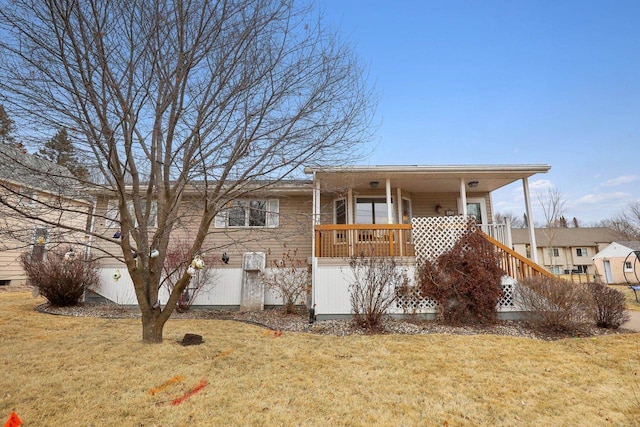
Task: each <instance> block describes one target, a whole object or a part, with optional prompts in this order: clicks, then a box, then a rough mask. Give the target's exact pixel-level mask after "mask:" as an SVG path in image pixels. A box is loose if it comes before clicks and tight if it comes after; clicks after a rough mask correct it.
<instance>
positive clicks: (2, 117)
mask: <svg viewBox="0 0 640 427" xmlns="http://www.w3.org/2000/svg"><path fill="white" fill-rule="evenodd" d="M14 128H15V123H14V121H13V119H12V118H11V117H9V115H8V114H7V112H6V110H5V109H4V105H1V104H0V144H8V143H10V142H12V141H13V136H12V133H13V131H14V130H15V129H14Z"/></svg>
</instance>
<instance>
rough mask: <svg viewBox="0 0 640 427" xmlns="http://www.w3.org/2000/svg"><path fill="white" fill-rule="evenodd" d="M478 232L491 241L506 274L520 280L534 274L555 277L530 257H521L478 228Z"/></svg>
mask: <svg viewBox="0 0 640 427" xmlns="http://www.w3.org/2000/svg"><path fill="white" fill-rule="evenodd" d="M478 232H479V233H480V235H481V236H482V237H484V238H485V239H487V241H488V242H489V243H491V244H492V245H494V246H495V247H496V249H497V250H498V253H499V255H500V261H501V264H502V268H503V270H505V273H507V275H509V276H511V277H513V278H515V279H517V280H522V279H525V278H527V277H530V276H535V275H541V276H546V277H550V278H555V276H554V275H553V274H551V273H549V272H548V271H547V270H545V269H544V268H543V267H541V266H540V265H538V264H536V263H535V262H533V261H531V260H530V259H528V258H526V257H523V256H522V255H520V254H519V253H518V252H516V251H514V250H513V249H511V248H509V247H507V246H505V245H503V244H502V243H500V242H499V241H497V240H496V239H494V238H493V237H491V236H489V235H488V234H486V233H484V232H482V231H480V230H478ZM514 267H515V268H514Z"/></svg>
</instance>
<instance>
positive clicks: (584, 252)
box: [576, 248, 589, 256]
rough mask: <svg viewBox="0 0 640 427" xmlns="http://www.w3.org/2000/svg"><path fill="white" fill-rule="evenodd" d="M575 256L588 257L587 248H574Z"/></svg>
mask: <svg viewBox="0 0 640 427" xmlns="http://www.w3.org/2000/svg"><path fill="white" fill-rule="evenodd" d="M576 256H589V253H588V251H587V248H576Z"/></svg>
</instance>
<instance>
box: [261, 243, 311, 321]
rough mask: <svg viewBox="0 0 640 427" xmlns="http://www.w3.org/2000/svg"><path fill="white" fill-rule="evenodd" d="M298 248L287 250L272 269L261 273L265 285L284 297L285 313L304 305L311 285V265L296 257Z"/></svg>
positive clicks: (283, 307)
mask: <svg viewBox="0 0 640 427" xmlns="http://www.w3.org/2000/svg"><path fill="white" fill-rule="evenodd" d="M297 253H298V250H297V249H295V250H294V251H293V253H292V252H291V250H287V251H286V252H285V253H283V254H282V258H280V259H277V260H274V261H273V265H272V266H271V269H270V270H268V271H265V272H263V273H261V274H260V278H261V279H262V282H263V283H264V284H265V286H266V287H267V288H268V289H270V290H271V291H273V292H274V293H275V294H276V295H277V296H279V297H280V298H282V310H283V312H284V314H290V313H293V312H294V311H295V307H296V305H304V304H305V302H306V299H307V287H308V286H309V267H308V266H307V262H306V261H305V260H302V259H299V258H296V255H297Z"/></svg>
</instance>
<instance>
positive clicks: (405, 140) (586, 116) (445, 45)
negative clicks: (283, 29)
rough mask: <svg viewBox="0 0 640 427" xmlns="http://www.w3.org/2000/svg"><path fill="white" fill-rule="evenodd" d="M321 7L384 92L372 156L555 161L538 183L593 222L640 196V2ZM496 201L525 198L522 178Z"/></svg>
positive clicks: (414, 160)
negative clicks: (556, 192)
mask: <svg viewBox="0 0 640 427" xmlns="http://www.w3.org/2000/svg"><path fill="white" fill-rule="evenodd" d="M320 7H321V8H322V10H323V11H324V14H325V19H327V21H329V22H330V23H331V24H332V25H334V26H335V27H337V28H338V30H339V32H340V34H341V37H342V38H343V39H346V40H347V41H349V42H350V43H351V44H353V46H354V47H355V50H356V52H357V54H358V55H359V56H360V57H361V59H362V60H363V61H364V62H365V64H367V65H368V70H369V75H370V79H371V81H372V82H374V83H375V86H376V89H377V90H378V91H379V92H380V101H379V104H378V110H377V120H378V122H379V123H380V124H379V127H378V128H377V131H376V134H375V141H374V143H375V144H376V148H375V150H374V151H373V154H372V155H371V157H370V158H369V159H368V160H367V161H368V163H370V164H372V165H377V164H425V165H431V164H434V165H435V164H520V163H535V164H539V163H542V164H549V165H551V171H550V172H549V173H548V174H544V175H536V176H534V177H532V178H530V181H529V183H530V186H531V188H532V191H533V192H534V193H535V192H537V191H545V189H546V188H547V187H548V186H549V185H554V186H556V187H557V188H558V189H559V190H560V191H561V192H562V193H563V194H564V195H565V200H566V204H565V216H566V217H567V218H569V219H570V218H573V217H577V218H578V219H579V220H580V222H581V223H583V224H588V223H593V222H595V221H598V220H601V219H605V218H608V217H611V216H613V215H615V214H617V213H618V212H620V211H621V210H622V209H623V208H624V207H625V206H626V205H627V204H628V203H629V202H632V201H638V200H640V25H638V23H639V22H640V2H638V1H604V0H603V1H565V0H562V1H515V0H513V1H444V0H443V1H413V0H396V1H374V0H323V1H321V2H320ZM493 201H494V205H495V206H496V209H497V210H498V211H501V212H506V211H511V212H513V213H516V214H518V215H520V214H521V213H522V212H524V202H523V201H522V189H521V185H520V184H517V185H512V186H509V187H506V188H504V189H501V190H499V191H497V192H496V193H494V197H493ZM532 203H533V205H534V208H536V210H538V209H537V208H539V203H538V201H537V199H536V197H535V194H534V196H533V197H532ZM534 218H535V219H536V220H537V221H542V220H543V217H542V215H541V214H540V213H536V212H534Z"/></svg>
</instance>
